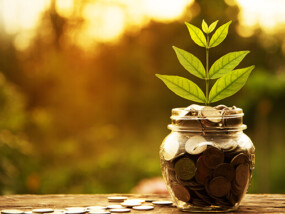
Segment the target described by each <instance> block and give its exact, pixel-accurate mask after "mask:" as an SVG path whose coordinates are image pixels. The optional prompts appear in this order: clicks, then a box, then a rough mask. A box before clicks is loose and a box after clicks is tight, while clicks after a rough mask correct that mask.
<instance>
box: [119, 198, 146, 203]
mask: <svg viewBox="0 0 285 214" xmlns="http://www.w3.org/2000/svg"><path fill="white" fill-rule="evenodd" d="M124 202H139V203H144V202H145V199H142V198H134V199H128V200H125V201H124Z"/></svg>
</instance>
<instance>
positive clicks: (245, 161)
mask: <svg viewBox="0 0 285 214" xmlns="http://www.w3.org/2000/svg"><path fill="white" fill-rule="evenodd" d="M177 112H178V111H177ZM177 112H174V113H173V114H172V117H171V119H172V124H171V125H170V129H171V130H172V133H171V134H170V135H169V136H167V137H166V138H165V140H164V142H163V144H162V146H161V150H160V156H161V167H162V174H163V177H164V179H165V181H166V184H167V186H168V189H169V192H170V194H171V196H172V198H173V199H174V201H175V203H176V205H177V206H178V207H179V208H182V209H183V208H185V209H187V207H192V208H193V207H204V208H207V207H220V208H222V209H224V210H226V209H228V208H232V207H235V206H236V205H237V204H238V203H239V202H240V200H241V198H242V197H243V196H244V194H245V193H246V191H247V188H248V185H249V182H250V178H251V175H252V170H253V168H254V146H253V144H252V142H251V140H250V139H249V138H248V137H247V136H246V135H245V134H243V133H240V132H239V131H238V130H239V128H241V127H243V126H244V125H243V124H242V115H243V114H241V113H242V111H241V112H240V109H238V108H236V107H231V108H229V107H226V106H224V105H220V106H216V107H209V106H205V107H203V106H198V105H191V106H190V107H188V108H186V109H183V110H182V111H179V115H178V114H177V115H175V114H176V113H177ZM181 114H182V115H181ZM239 114H240V116H237V115H239ZM231 115H235V116H233V117H231ZM181 118H182V119H181ZM187 118H191V119H188V120H187ZM193 118H194V119H193ZM189 127H190V128H189ZM199 130H200V131H199Z"/></svg>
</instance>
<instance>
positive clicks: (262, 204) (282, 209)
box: [0, 194, 285, 214]
mask: <svg viewBox="0 0 285 214" xmlns="http://www.w3.org/2000/svg"><path fill="white" fill-rule="evenodd" d="M109 196H128V197H129V199H135V198H143V199H156V200H169V199H170V198H169V197H168V196H166V195H134V194H108V195H101V194H94V195H93V194H92V195H89V194H84V195H70V194H67V195H59V194H58V195H7V196H0V210H3V209H21V210H24V211H26V210H32V209H35V208H53V209H64V208H66V207H87V206H97V205H98V206H106V205H109V204H117V203H114V202H112V203H111V202H108V200H107V197H109ZM130 213H149V214H153V213H173V214H178V213H185V212H181V211H179V210H178V209H177V208H175V207H173V206H156V205H155V208H154V210H152V211H135V210H132V211H131V212H130ZM233 213H285V194H284V195H281V194H247V195H246V196H245V197H244V199H243V200H242V203H241V205H240V207H239V209H238V210H237V211H235V212H233Z"/></svg>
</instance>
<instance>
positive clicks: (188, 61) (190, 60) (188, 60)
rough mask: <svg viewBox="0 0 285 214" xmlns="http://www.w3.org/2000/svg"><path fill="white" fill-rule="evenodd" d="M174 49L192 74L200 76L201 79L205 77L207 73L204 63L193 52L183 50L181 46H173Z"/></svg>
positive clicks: (181, 62) (180, 60) (182, 63)
mask: <svg viewBox="0 0 285 214" xmlns="http://www.w3.org/2000/svg"><path fill="white" fill-rule="evenodd" d="M173 49H174V51H175V53H176V55H177V58H178V60H179V62H180V64H181V65H182V66H183V67H184V68H185V69H186V70H187V71H189V72H190V73H191V74H193V75H195V76H196V77H199V78H201V79H204V78H205V76H206V74H205V68H204V66H203V64H202V62H201V61H200V60H199V59H198V58H197V57H195V56H194V55H193V54H191V53H189V52H187V51H185V50H182V49H180V48H177V47H175V46H173Z"/></svg>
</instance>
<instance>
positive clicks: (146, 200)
mask: <svg viewBox="0 0 285 214" xmlns="http://www.w3.org/2000/svg"><path fill="white" fill-rule="evenodd" d="M153 201H156V199H151V198H148V199H145V202H153Z"/></svg>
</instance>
